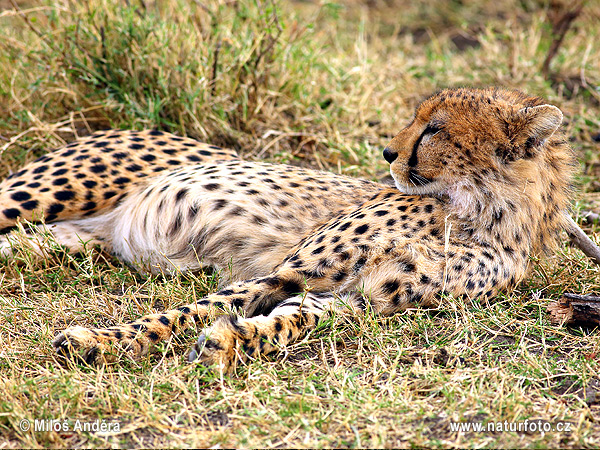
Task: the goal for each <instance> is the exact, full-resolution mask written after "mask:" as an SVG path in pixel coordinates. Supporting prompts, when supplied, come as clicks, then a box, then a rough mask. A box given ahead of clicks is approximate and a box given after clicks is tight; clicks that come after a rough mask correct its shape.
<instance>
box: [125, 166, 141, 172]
mask: <svg viewBox="0 0 600 450" xmlns="http://www.w3.org/2000/svg"><path fill="white" fill-rule="evenodd" d="M125 169H126V170H128V171H129V172H139V171H140V170H142V166H140V165H139V164H130V165H129V166H127V167H125Z"/></svg>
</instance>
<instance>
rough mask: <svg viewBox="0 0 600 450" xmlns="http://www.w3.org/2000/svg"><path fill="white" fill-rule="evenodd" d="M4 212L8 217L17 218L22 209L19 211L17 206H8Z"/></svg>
mask: <svg viewBox="0 0 600 450" xmlns="http://www.w3.org/2000/svg"><path fill="white" fill-rule="evenodd" d="M2 213H3V214H4V217H6V218H7V219H16V218H17V217H19V216H20V215H21V211H19V210H18V209H17V208H7V209H5V210H4V211H2Z"/></svg>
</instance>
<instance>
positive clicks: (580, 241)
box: [566, 216, 600, 265]
mask: <svg viewBox="0 0 600 450" xmlns="http://www.w3.org/2000/svg"><path fill="white" fill-rule="evenodd" d="M566 231H567V234H568V235H569V238H570V239H571V242H572V243H573V244H575V245H576V246H577V247H579V249H580V250H581V251H582V252H583V253H585V254H586V256H588V257H589V258H591V259H592V261H594V262H595V263H596V264H598V265H600V247H598V246H597V245H596V244H595V243H594V241H592V240H591V239H590V238H589V236H588V235H587V234H585V231H583V230H582V229H581V228H580V227H579V225H577V223H576V222H575V221H574V220H573V219H572V218H571V217H570V216H569V224H568V225H567V227H566Z"/></svg>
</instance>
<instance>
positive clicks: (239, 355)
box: [188, 317, 248, 372]
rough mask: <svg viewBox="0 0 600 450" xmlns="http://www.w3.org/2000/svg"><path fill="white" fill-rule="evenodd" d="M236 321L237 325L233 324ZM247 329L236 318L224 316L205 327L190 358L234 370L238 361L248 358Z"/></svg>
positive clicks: (229, 370) (222, 369) (221, 369)
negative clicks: (210, 325) (246, 346)
mask: <svg viewBox="0 0 600 450" xmlns="http://www.w3.org/2000/svg"><path fill="white" fill-rule="evenodd" d="M232 322H235V324H236V325H237V326H232ZM246 334H247V330H246V329H245V328H244V327H242V326H240V325H239V323H237V320H236V319H231V318H228V317H227V318H226V317H222V318H219V319H217V321H216V322H215V323H214V324H213V326H212V327H210V328H207V329H205V330H204V331H203V332H202V334H201V335H200V337H199V338H198V341H197V342H196V343H195V344H194V346H193V347H192V350H191V351H190V354H189V355H188V360H189V361H190V362H198V363H201V364H203V365H205V366H212V367H215V368H217V369H219V370H220V371H223V372H232V371H233V370H235V368H236V366H237V365H238V363H240V362H241V363H243V362H245V361H247V360H248V354H247V352H246V351H245V350H246V348H245V343H246V342H247V341H248V339H247V338H246Z"/></svg>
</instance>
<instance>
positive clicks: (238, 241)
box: [0, 89, 574, 370]
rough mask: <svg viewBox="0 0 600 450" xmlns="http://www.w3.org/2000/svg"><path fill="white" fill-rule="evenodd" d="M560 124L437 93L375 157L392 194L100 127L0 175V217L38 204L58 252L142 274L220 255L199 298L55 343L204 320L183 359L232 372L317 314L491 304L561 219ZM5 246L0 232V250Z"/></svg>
mask: <svg viewBox="0 0 600 450" xmlns="http://www.w3.org/2000/svg"><path fill="white" fill-rule="evenodd" d="M561 121H562V114H561V112H560V111H559V110H558V109H557V108H556V107H554V106H551V105H547V104H545V103H544V101H543V100H541V99H540V98H537V97H531V96H527V95H525V94H523V93H521V92H517V91H508V90H501V89H483V90H477V89H457V90H445V91H442V92H440V93H438V94H435V95H433V96H432V97H430V98H429V99H427V100H425V101H424V102H423V103H421V105H420V106H419V107H418V108H417V110H416V113H415V117H414V119H413V121H412V122H411V123H410V124H409V125H408V126H407V127H406V128H404V129H403V130H402V131H401V132H400V133H399V134H398V135H397V136H396V137H395V138H394V139H393V140H392V141H391V143H390V144H389V146H388V147H387V148H386V149H385V151H384V154H383V155H384V158H385V159H386V160H387V161H388V162H389V163H390V168H391V173H392V176H393V178H394V180H395V184H396V187H394V188H390V187H386V186H384V185H380V184H377V183H372V182H368V181H364V180H358V179H353V178H348V177H344V176H340V175H335V174H332V173H326V172H318V171H314V170H309V169H300V168H297V167H290V166H285V165H276V164H266V163H260V162H247V161H242V160H239V159H237V157H236V155H235V154H233V153H232V152H229V151H225V150H222V149H219V148H216V147H212V146H208V145H205V144H200V143H197V142H195V141H191V140H189V139H184V138H178V137H175V136H172V135H169V134H166V133H162V132H139V133H138V132H123V131H109V132H104V133H99V134H96V135H93V136H92V137H91V138H89V139H88V140H85V141H81V142H78V143H76V144H71V145H70V146H68V147H67V148H65V149H62V150H58V151H57V152H54V153H51V154H49V155H47V156H44V157H42V158H40V159H39V160H38V161H36V162H34V163H32V164H30V165H29V166H27V167H25V168H24V169H23V170H22V171H20V172H18V173H17V174H15V175H13V176H12V177H9V179H7V180H5V181H4V182H3V183H2V184H0V205H1V210H0V228H4V229H10V228H11V227H13V226H14V225H15V223H16V221H17V219H18V218H19V217H21V218H25V219H28V220H35V219H39V218H40V217H41V216H42V215H44V216H45V219H46V223H47V225H45V227H46V228H47V230H49V231H50V232H52V233H53V234H54V236H55V237H56V239H57V241H58V242H60V243H62V244H64V245H65V246H66V247H68V248H69V249H70V250H72V251H77V250H78V249H80V246H81V242H82V241H91V242H93V243H95V244H97V245H99V246H101V247H103V248H104V249H106V250H107V251H110V252H112V253H113V254H115V255H116V256H118V257H119V258H121V259H122V260H124V261H126V262H128V263H131V264H134V265H137V266H138V267H139V268H140V270H143V271H150V272H160V271H162V272H172V271H175V270H197V269H199V268H201V266H202V265H204V266H212V267H215V268H217V269H222V268H225V267H227V266H228V265H229V264H230V262H232V271H231V278H232V279H230V280H229V282H230V283H231V284H229V285H228V286H226V287H224V288H223V289H221V290H220V291H218V292H216V293H215V294H212V295H209V296H207V297H206V298H203V299H201V300H199V301H197V302H195V303H191V304H187V305H184V306H182V307H180V308H178V309H176V310H169V311H165V312H162V313H159V314H153V315H149V316H146V317H142V318H140V319H139V320H136V321H135V322H133V323H129V324H125V325H119V326H115V327H112V328H109V329H87V328H83V327H80V326H75V327H72V328H68V329H67V330H65V331H64V332H62V333H61V334H59V335H58V337H57V338H56V339H55V341H54V343H53V345H54V347H55V348H56V350H57V351H58V352H59V353H60V354H62V355H65V356H70V355H73V354H77V355H79V356H81V357H83V358H84V359H85V360H86V361H88V362H89V363H98V362H102V361H105V360H111V359H114V358H116V357H117V356H118V353H115V351H114V350H115V348H119V347H122V348H123V349H125V350H126V351H128V352H129V353H130V354H131V355H133V356H134V357H141V356H143V355H145V354H146V353H147V352H148V351H149V349H150V348H151V346H152V345H153V344H156V343H157V342H159V341H162V340H165V339H167V338H169V337H170V336H171V335H172V334H173V333H180V332H182V331H183V330H185V329H189V328H190V327H191V326H192V325H194V324H205V323H207V322H208V321H213V322H212V324H211V325H210V326H209V327H208V328H205V329H204V330H203V331H202V332H201V333H200V336H199V338H198V341H197V343H196V344H195V345H194V347H193V349H192V350H191V352H190V354H189V359H190V360H191V361H200V362H203V363H205V364H210V365H213V364H215V365H217V366H218V367H220V368H221V369H223V370H232V369H234V368H235V367H236V365H238V364H239V363H243V362H245V361H247V360H248V359H251V358H253V357H255V356H256V355H257V354H259V353H268V352H271V351H273V350H275V349H277V348H278V347H280V346H282V345H286V344H288V343H290V342H293V341H294V340H297V339H298V338H300V337H301V336H303V335H305V334H306V333H307V332H308V331H309V330H311V329H312V328H314V327H315V325H316V324H317V322H318V320H319V318H320V317H321V316H322V315H323V314H324V312H325V311H327V310H329V309H331V308H347V307H350V306H351V307H354V308H356V309H357V310H364V309H365V308H366V307H367V306H368V307H369V308H372V309H373V310H374V311H375V312H377V313H380V314H393V313H395V312H397V311H400V310H402V309H404V308H406V307H408V306H411V305H413V306H418V305H432V304H435V303H436V302H439V301H443V300H441V299H443V298H444V297H442V296H441V294H443V293H444V292H446V293H451V294H453V295H454V296H459V295H469V296H473V297H477V296H486V297H488V298H493V297H494V296H495V295H496V294H497V293H498V292H499V291H503V290H507V289H510V288H511V287H513V286H514V285H515V284H516V283H518V282H519V281H520V280H521V279H523V277H524V276H526V275H527V273H528V270H529V258H530V256H531V255H535V254H539V253H541V252H543V251H545V250H547V249H549V248H551V247H552V246H553V244H554V242H555V239H556V234H557V232H558V231H559V230H560V229H561V228H562V227H563V226H564V224H565V221H566V218H567V215H566V211H567V208H568V201H569V192H570V191H569V189H570V183H571V178H572V173H573V169H574V165H573V156H572V153H571V150H570V148H569V146H568V144H567V143H566V141H565V139H564V138H563V136H562V135H561V134H560V132H559V131H558V128H559V125H560V124H561ZM10 245H11V244H10V234H7V235H5V236H3V237H2V241H0V248H1V249H2V251H3V252H4V254H5V255H7V256H9V257H10V254H11V247H10ZM200 258H201V259H200ZM200 261H201V262H202V264H201V263H200ZM361 293H362V294H361ZM367 303H368V304H369V305H367ZM115 344H117V346H116V347H115Z"/></svg>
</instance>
